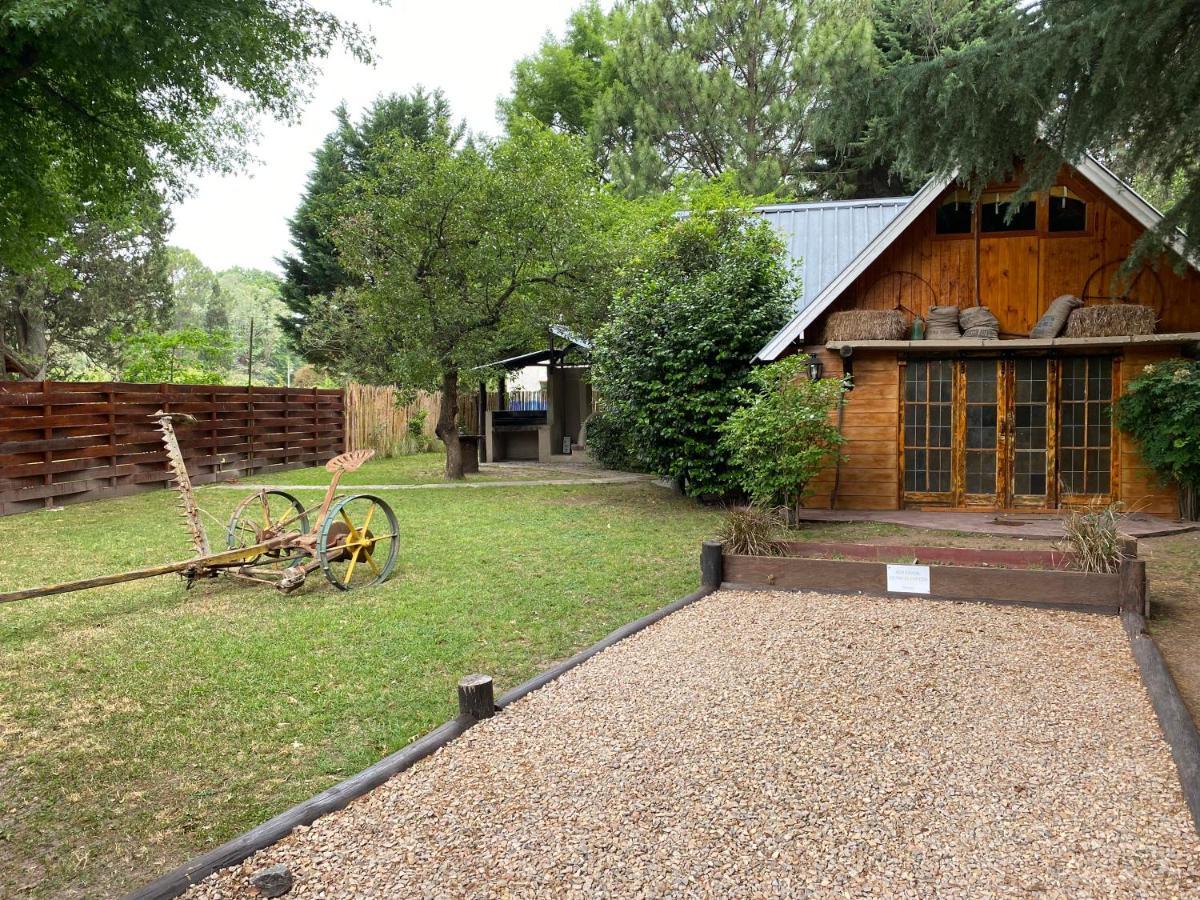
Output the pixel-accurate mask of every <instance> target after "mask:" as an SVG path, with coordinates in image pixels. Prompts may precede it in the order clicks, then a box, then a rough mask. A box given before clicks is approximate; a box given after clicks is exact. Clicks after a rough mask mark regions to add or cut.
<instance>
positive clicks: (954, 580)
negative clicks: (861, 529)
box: [721, 541, 1146, 613]
mask: <svg viewBox="0 0 1200 900" xmlns="http://www.w3.org/2000/svg"><path fill="white" fill-rule="evenodd" d="M1131 551H1132V552H1131ZM1126 552H1127V553H1128V554H1129V556H1130V558H1127V559H1126V560H1125V561H1124V562H1123V563H1122V565H1121V571H1120V572H1117V573H1113V574H1096V573H1084V572H1076V571H1069V570H1068V569H1067V566H1068V565H1069V564H1070V563H1071V558H1070V556H1069V555H1068V554H1065V553H1059V552H1055V551H1040V550H976V549H965V548H957V547H918V546H906V545H894V544H838V543H818V542H809V541H790V542H788V555H786V556H741V555H737V554H730V553H723V554H722V560H721V568H722V581H723V582H725V583H726V584H728V585H736V586H742V587H760V588H761V587H769V588H777V589H778V588H782V589H785V590H804V591H825V592H833V593H854V594H873V595H879V596H898V597H899V596H927V597H934V598H940V599H945V600H979V601H990V602H996V603H1018V604H1023V605H1031V606H1053V607H1064V608H1071V609H1082V610H1088V611H1092V612H1102V613H1117V612H1119V611H1121V610H1122V609H1129V610H1132V611H1136V612H1139V613H1144V612H1145V603H1146V600H1145V598H1146V584H1145V563H1144V562H1142V561H1140V560H1138V559H1136V558H1134V556H1133V554H1135V553H1136V548H1135V547H1134V546H1133V542H1130V546H1129V548H1128V549H1127V551H1126ZM834 557H841V558H834ZM884 560H903V561H904V564H898V563H893V562H886V561H884Z"/></svg>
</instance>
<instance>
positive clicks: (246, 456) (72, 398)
mask: <svg viewBox="0 0 1200 900" xmlns="http://www.w3.org/2000/svg"><path fill="white" fill-rule="evenodd" d="M159 409H165V410H167V411H169V412H179V413H189V414H191V415H192V416H195V417H196V419H197V422H196V423H195V424H189V425H181V426H179V427H178V429H177V433H178V435H179V443H180V447H181V449H182V450H183V454H184V458H185V460H186V461H187V465H188V470H189V472H191V474H192V481H193V482H194V483H196V484H206V483H209V482H214V481H228V480H233V479H237V478H246V477H247V476H250V475H254V474H260V473H265V472H274V471H280V470H283V469H294V468H299V467H302V466H311V465H317V464H319V463H323V462H325V461H326V460H328V459H329V458H331V457H333V456H335V455H337V454H338V453H341V452H342V450H343V449H344V448H345V443H346V441H345V425H344V417H343V398H342V392H341V391H340V390H322V389H317V388H312V389H303V388H275V387H234V386H230V385H189V384H128V383H117V382H109V383H76V382H62V381H32V382H31V381H0V515H9V514H12V513H18V512H24V511H27V510H32V509H41V508H43V507H47V506H57V505H59V504H61V503H72V502H78V501H81V500H92V499H97V498H100V497H117V496H122V495H125V494H132V493H135V492H138V491H143V490H152V489H155V488H162V487H165V486H167V485H168V484H169V482H168V481H167V473H166V465H165V455H164V453H163V445H162V439H161V436H160V435H159V432H158V430H157V429H156V428H155V426H154V423H153V422H152V421H151V418H150V416H151V414H152V413H154V412H155V411H157V410H159Z"/></svg>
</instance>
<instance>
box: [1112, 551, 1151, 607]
mask: <svg viewBox="0 0 1200 900" xmlns="http://www.w3.org/2000/svg"><path fill="white" fill-rule="evenodd" d="M1118 572H1119V573H1120V576H1121V587H1120V593H1121V611H1122V612H1135V613H1137V614H1138V615H1140V616H1145V617H1146V618H1150V592H1149V591H1148V590H1147V585H1146V561H1145V560H1144V559H1132V558H1128V557H1127V558H1125V559H1123V560H1121V566H1120V569H1118Z"/></svg>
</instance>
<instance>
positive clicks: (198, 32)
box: [0, 0, 368, 272]
mask: <svg viewBox="0 0 1200 900" xmlns="http://www.w3.org/2000/svg"><path fill="white" fill-rule="evenodd" d="M338 43H340V44H344V45H345V46H347V47H348V48H349V49H350V50H351V52H353V53H355V54H356V55H358V56H359V57H361V58H366V57H367V47H368V45H367V42H366V40H365V39H364V38H363V36H362V35H361V34H360V33H359V32H358V30H357V29H356V28H355V27H354V26H352V25H349V24H346V23H343V22H342V21H340V20H339V19H338V18H337V17H336V16H335V15H333V14H331V13H326V12H322V11H320V10H318V9H317V8H316V7H315V6H314V5H313V4H311V3H309V2H306V0H208V2H205V3H196V2H194V0H125V2H115V0H56V2H53V3H49V2H37V0H17V2H8V3H5V4H3V7H2V8H0V121H3V122H4V128H3V129H0V159H3V160H4V165H3V166H0V266H3V267H5V268H7V269H9V270H12V271H18V272H27V271H29V269H30V268H31V267H32V266H34V265H36V264H37V263H38V262H39V261H40V260H41V259H42V253H43V248H44V246H45V243H46V241H47V240H49V239H52V238H60V237H61V236H62V235H64V234H66V233H67V232H68V231H69V229H70V228H71V224H72V223H73V222H77V221H78V220H79V219H80V218H81V217H82V216H83V215H84V213H85V211H86V215H87V217H88V218H89V219H90V220H92V221H94V222H99V221H104V220H109V221H114V222H115V221H120V220H121V219H123V218H125V217H127V216H129V215H130V214H131V213H132V212H133V211H134V210H135V209H138V208H139V207H141V208H142V209H143V210H144V208H145V207H144V206H143V205H142V204H143V203H144V201H145V199H146V197H147V193H148V191H150V190H154V191H157V190H159V189H161V188H163V187H164V186H165V187H166V188H167V189H168V190H172V191H178V190H180V189H181V188H182V186H183V184H184V179H185V177H186V175H187V174H188V173H189V172H190V171H193V170H195V169H197V168H206V167H215V168H222V169H223V168H228V167H230V166H232V165H234V164H236V163H237V162H238V161H239V160H241V159H243V158H244V154H245V150H244V147H245V145H246V142H247V141H246V139H247V136H248V132H249V130H250V124H249V123H250V122H251V121H252V117H253V116H254V115H255V114H258V113H269V114H272V115H276V116H280V117H288V116H291V115H293V114H294V113H295V111H296V109H297V107H298V103H299V101H300V100H301V99H303V96H304V88H305V86H306V84H307V83H308V82H309V81H310V79H311V76H312V74H313V72H314V71H315V62H316V60H318V59H319V58H321V57H323V56H324V55H325V54H326V53H328V52H329V49H330V48H331V47H332V46H333V45H334V44H338ZM232 98H236V99H232Z"/></svg>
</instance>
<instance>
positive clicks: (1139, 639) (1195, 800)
mask: <svg viewBox="0 0 1200 900" xmlns="http://www.w3.org/2000/svg"><path fill="white" fill-rule="evenodd" d="M1121 623H1122V624H1123V625H1124V626H1125V632H1126V633H1127V634H1128V635H1129V648H1130V650H1131V651H1132V652H1133V658H1134V660H1135V661H1136V662H1137V667H1138V672H1139V673H1140V674H1141V676H1142V684H1143V685H1144V686H1145V688H1146V693H1147V694H1149V695H1150V704H1151V706H1153V707H1154V715H1155V716H1156V717H1157V718H1158V724H1159V727H1160V728H1161V729H1162V733H1163V738H1165V739H1166V742H1167V746H1169V747H1170V748H1171V756H1172V757H1173V758H1174V760H1175V768H1176V769H1177V770H1178V772H1179V784H1180V786H1181V787H1182V788H1183V799H1184V800H1185V801H1186V802H1187V806H1188V810H1189V811H1190V812H1191V814H1192V824H1193V825H1194V826H1195V828H1196V831H1197V833H1200V732H1197V730H1196V723H1195V722H1194V721H1193V720H1192V716H1191V714H1190V713H1189V712H1188V708H1187V706H1186V704H1184V702H1183V697H1182V696H1180V694H1179V687H1178V686H1177V685H1176V684H1175V679H1174V678H1173V677H1172V676H1171V671H1170V669H1168V668H1167V662H1166V660H1165V659H1164V658H1163V655H1162V651H1161V650H1159V649H1158V644H1157V643H1155V641H1154V638H1153V637H1151V635H1150V633H1149V632H1148V631H1147V630H1146V620H1145V618H1143V617H1142V615H1141V614H1140V613H1138V612H1135V611H1133V610H1126V611H1125V612H1122V613H1121Z"/></svg>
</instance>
